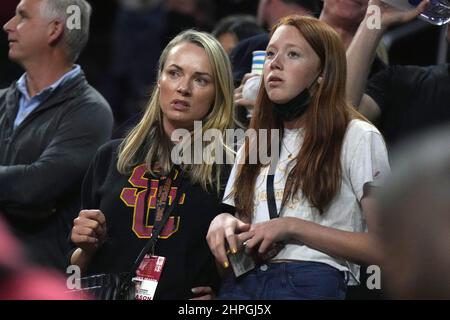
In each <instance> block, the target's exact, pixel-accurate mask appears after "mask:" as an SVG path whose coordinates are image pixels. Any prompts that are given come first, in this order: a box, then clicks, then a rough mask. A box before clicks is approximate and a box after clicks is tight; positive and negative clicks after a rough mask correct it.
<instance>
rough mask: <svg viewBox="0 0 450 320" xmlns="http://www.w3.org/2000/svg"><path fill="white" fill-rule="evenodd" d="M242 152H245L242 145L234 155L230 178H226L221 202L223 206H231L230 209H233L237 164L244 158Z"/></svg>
mask: <svg viewBox="0 0 450 320" xmlns="http://www.w3.org/2000/svg"><path fill="white" fill-rule="evenodd" d="M244 150H245V148H244V145H242V146H241V147H240V148H239V150H238V152H237V154H236V158H235V161H234V165H233V168H232V169H231V173H230V177H229V178H228V182H227V186H226V188H225V192H224V195H223V200H222V202H223V203H224V204H226V205H229V206H232V207H235V204H234V196H233V189H234V183H235V181H236V175H237V171H238V168H239V163H240V162H241V159H243V156H244Z"/></svg>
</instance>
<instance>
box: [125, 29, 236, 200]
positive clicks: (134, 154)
mask: <svg viewBox="0 0 450 320" xmlns="http://www.w3.org/2000/svg"><path fill="white" fill-rule="evenodd" d="M184 42H188V43H193V44H195V45H197V46H199V47H201V48H203V49H204V50H205V52H206V54H207V56H208V59H209V62H210V64H211V68H212V76H213V78H214V83H215V98H214V105H213V106H212V108H211V111H210V112H209V113H208V115H207V116H206V117H205V118H204V119H202V131H203V132H204V131H206V130H208V129H217V130H219V131H220V132H221V133H222V137H221V141H220V142H219V143H220V145H221V146H222V147H223V149H224V151H225V152H226V153H228V152H229V149H228V148H227V147H226V146H225V144H224V139H223V136H224V133H225V130H226V129H228V128H231V127H232V125H233V123H234V120H233V90H234V88H233V81H232V74H231V65H230V62H229V58H228V56H227V55H226V53H225V51H224V50H223V48H222V46H221V45H220V44H219V42H218V41H217V40H216V39H215V38H214V37H212V36H211V35H209V34H207V33H205V32H199V31H195V30H187V31H184V32H182V33H180V34H179V35H178V36H176V37H175V38H174V39H173V40H172V41H170V42H169V44H168V45H167V46H166V48H165V49H164V50H163V52H162V54H161V57H160V60H159V65H158V73H157V79H159V78H160V76H161V73H162V71H163V69H164V65H165V63H166V60H167V57H168V55H169V53H170V51H171V50H172V48H174V47H175V46H177V45H179V44H181V43H184ZM159 98H160V89H159V87H158V86H155V87H154V89H153V92H152V94H151V97H150V102H149V104H148V106H147V109H146V111H145V113H144V115H143V117H142V119H141V120H140V122H139V123H138V125H137V126H136V127H135V128H134V129H132V130H131V131H130V133H128V135H127V136H126V138H125V139H124V140H123V142H122V143H121V145H120V148H119V157H118V162H117V169H118V171H119V172H120V173H122V174H126V173H129V172H130V171H131V170H132V168H133V167H135V166H136V165H138V164H141V163H143V162H145V163H146V165H147V168H148V170H149V172H150V173H151V174H155V172H154V170H153V166H154V165H155V163H158V164H159V167H160V170H162V173H163V174H167V173H168V172H169V171H170V169H171V167H172V165H173V163H172V161H171V151H172V148H173V143H172V142H171V140H170V137H168V136H167V135H166V134H165V131H164V128H163V122H162V111H161V107H160V104H159ZM194 107H195V106H194ZM200 138H201V137H200ZM211 143H217V142H214V141H213V142H202V145H203V148H205V147H207V146H208V144H211ZM211 156H212V157H215V156H217V155H211ZM215 160H216V162H219V163H223V162H221V161H222V160H223V159H215ZM182 167H183V169H184V171H185V172H187V174H188V175H189V177H190V179H191V182H193V183H199V184H200V185H201V186H202V187H203V188H204V189H205V190H210V189H215V190H216V191H219V188H220V183H221V182H220V174H221V165H218V164H217V163H213V164H207V163H205V162H204V161H202V163H201V164H194V162H191V164H183V165H182Z"/></svg>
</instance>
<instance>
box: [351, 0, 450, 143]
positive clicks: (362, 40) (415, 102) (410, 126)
mask: <svg viewBox="0 0 450 320" xmlns="http://www.w3.org/2000/svg"><path fill="white" fill-rule="evenodd" d="M371 3H372V4H376V5H379V6H380V8H381V9H382V10H381V28H379V29H369V28H368V27H367V24H366V20H364V21H363V22H362V23H361V26H360V29H359V30H358V33H357V35H356V36H355V38H354V40H353V42H352V44H351V46H350V48H349V50H348V52H347V58H348V59H347V60H348V81H347V85H348V87H347V93H348V95H349V100H350V101H351V102H352V104H353V105H354V106H357V107H358V109H359V111H360V112H361V113H363V114H364V115H365V116H366V117H368V118H369V119H370V120H372V121H377V126H378V128H379V129H380V131H381V132H382V133H383V135H384V137H385V139H386V142H387V144H388V146H392V145H393V144H395V143H396V142H398V141H399V140H400V139H402V138H405V137H406V136H408V135H410V134H412V133H414V132H418V131H420V130H424V129H426V128H429V127H433V126H435V125H438V124H440V123H445V122H447V121H450V108H449V101H450V65H449V64H440V65H432V66H427V67H419V66H391V67H389V68H387V69H385V70H382V71H380V72H379V73H377V74H376V75H374V76H373V77H371V78H370V80H369V82H368V85H367V89H366V90H365V88H366V82H367V74H368V69H369V66H370V64H371V61H372V59H373V56H374V48H376V46H377V44H378V41H379V39H380V38H381V36H382V35H383V33H384V31H385V30H386V29H387V28H388V27H389V26H391V25H393V24H396V23H400V22H405V21H409V20H411V19H413V18H414V17H416V16H417V15H418V14H419V13H420V12H421V10H422V9H423V5H425V4H426V2H423V5H422V6H420V7H418V8H416V9H415V10H411V11H409V12H400V11H398V10H396V9H393V8H391V7H389V6H388V5H384V4H383V3H382V2H381V1H380V0H376V1H375V0H372V1H371ZM364 91H366V94H363V93H364Z"/></svg>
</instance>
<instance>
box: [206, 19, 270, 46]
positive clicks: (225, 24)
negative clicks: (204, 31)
mask: <svg viewBox="0 0 450 320" xmlns="http://www.w3.org/2000/svg"><path fill="white" fill-rule="evenodd" d="M262 32H263V29H262V28H261V27H260V26H259V25H258V24H257V22H256V19H255V18H254V17H252V16H250V15H232V16H228V17H225V18H223V19H222V20H220V21H219V22H218V23H217V25H216V26H215V27H214V29H213V31H212V35H213V36H215V37H216V38H217V40H219V42H220V44H221V45H222V47H223V48H224V49H225V52H226V53H228V54H230V53H231V51H232V50H233V49H234V47H235V46H236V45H237V44H238V42H239V41H242V40H244V39H247V38H249V37H251V36H254V35H257V34H259V33H262Z"/></svg>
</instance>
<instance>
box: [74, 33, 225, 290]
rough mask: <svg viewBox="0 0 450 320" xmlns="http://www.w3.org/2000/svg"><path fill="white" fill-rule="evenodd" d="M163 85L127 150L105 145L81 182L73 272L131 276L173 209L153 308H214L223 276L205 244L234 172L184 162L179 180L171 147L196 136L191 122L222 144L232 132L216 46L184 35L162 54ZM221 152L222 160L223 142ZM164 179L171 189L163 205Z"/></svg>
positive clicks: (158, 248)
mask: <svg viewBox="0 0 450 320" xmlns="http://www.w3.org/2000/svg"><path fill="white" fill-rule="evenodd" d="M157 79H158V81H157V86H155V88H154V91H153V93H152V96H151V99H150V102H149V105H148V107H147V110H146V112H145V114H144V116H143V118H142V119H141V121H140V122H139V124H138V125H137V126H136V127H135V128H134V129H133V130H132V131H131V132H130V133H129V134H128V135H127V136H126V138H125V139H124V140H123V141H112V142H110V143H108V144H106V145H104V146H103V147H102V148H101V149H100V150H99V151H98V153H97V155H96V158H95V160H94V161H93V163H92V165H91V167H90V169H89V171H88V173H87V175H86V177H85V180H84V184H83V191H82V196H83V208H85V210H82V211H81V212H80V214H79V216H78V218H76V219H75V220H74V226H73V229H72V233H71V240H72V242H73V243H74V244H75V246H76V248H75V249H74V251H73V253H72V254H71V263H72V264H75V265H78V266H79V267H80V268H81V269H82V270H83V271H84V274H87V275H89V274H97V273H119V272H125V271H128V270H129V269H130V268H131V266H132V265H133V262H134V261H135V259H136V257H137V256H138V254H139V252H140V251H141V249H142V248H143V247H144V246H145V244H146V243H147V241H148V239H149V238H150V236H151V234H152V230H153V229H154V226H155V225H156V222H155V219H156V218H155V216H157V214H158V209H157V208H155V207H157V206H159V205H161V202H162V201H167V203H166V204H165V205H166V207H169V206H173V207H174V208H173V211H172V212H171V213H170V216H169V217H168V220H167V222H166V224H165V226H164V228H163V229H162V231H161V232H160V234H159V237H158V240H157V242H156V245H155V246H154V248H153V249H154V250H153V251H152V252H151V253H153V254H154V255H155V256H159V257H164V258H165V264H164V267H163V271H162V273H161V278H160V280H159V283H158V286H157V288H156V293H155V299H184V298H192V297H198V296H201V297H202V298H208V297H210V295H211V287H214V286H215V285H216V284H217V280H218V276H217V273H216V270H215V263H214V259H213V256H212V255H211V253H210V251H209V249H208V245H207V243H206V241H205V237H206V232H207V230H208V226H209V224H210V222H211V220H212V219H213V218H214V216H216V215H217V214H218V213H220V212H223V210H222V209H221V201H220V198H221V193H222V192H223V190H222V189H223V188H221V186H223V185H224V184H225V183H226V178H227V177H228V174H227V173H229V171H227V170H226V168H224V167H222V166H221V165H220V164H219V162H220V161H222V159H213V160H218V161H216V162H214V161H213V162H214V163H212V164H205V162H201V163H199V164H195V163H194V164H193V163H187V162H188V161H185V163H184V164H182V165H180V166H179V167H178V169H177V170H176V171H174V170H173V168H174V166H173V164H174V160H173V159H172V158H171V154H172V150H173V148H174V145H175V143H174V142H173V141H172V139H171V137H172V134H173V133H174V131H175V130H177V129H184V130H187V132H191V131H192V130H193V129H194V121H202V122H201V123H202V129H203V131H205V130H207V129H217V130H219V131H220V132H222V134H223V133H224V132H225V129H227V128H229V127H231V125H232V123H233V119H232V114H233V110H232V106H233V101H232V96H233V84H232V77H231V69H230V64H229V62H228V58H227V56H226V54H225V52H224V50H223V49H222V47H221V46H220V44H219V43H218V42H217V41H216V40H215V39H214V38H213V37H212V36H210V35H208V34H206V33H202V32H197V31H192V30H188V31H185V32H183V33H181V34H179V35H178V36H177V37H175V38H174V39H173V40H172V41H171V42H170V43H169V44H168V45H167V47H166V48H165V49H164V51H163V52H162V55H161V58H160V63H159V69H158V76H157ZM183 143H184V144H186V140H183ZM215 143H216V142H215ZM207 144H208V142H206V143H203V146H204V147H207ZM220 145H221V146H222V147H223V150H224V151H225V152H226V150H227V148H225V146H224V144H223V140H222V141H220ZM185 147H186V146H185ZM188 147H190V146H189V145H188ZM209 156H210V157H214V155H209ZM210 160H211V159H210ZM208 163H211V161H209V162H208ZM174 172H175V174H173V173H174ZM168 178H171V179H172V180H173V182H172V185H171V186H170V187H169V188H168V192H167V194H166V197H165V198H164V199H163V197H164V192H163V191H161V190H163V186H165V183H166V181H167V179H168ZM169 189H170V190H169ZM172 202H175V203H173V204H172Z"/></svg>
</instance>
